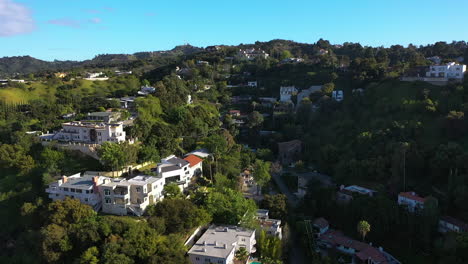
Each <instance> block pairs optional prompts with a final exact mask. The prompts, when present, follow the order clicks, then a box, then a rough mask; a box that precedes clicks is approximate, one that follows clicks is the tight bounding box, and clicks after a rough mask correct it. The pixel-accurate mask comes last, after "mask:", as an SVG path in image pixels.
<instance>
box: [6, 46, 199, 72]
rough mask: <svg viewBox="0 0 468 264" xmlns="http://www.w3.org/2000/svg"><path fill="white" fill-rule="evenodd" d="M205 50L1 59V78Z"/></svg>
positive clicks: (106, 65) (108, 64) (129, 61)
mask: <svg viewBox="0 0 468 264" xmlns="http://www.w3.org/2000/svg"><path fill="white" fill-rule="evenodd" d="M203 50H204V49H203V48H199V47H194V46H191V45H181V46H177V47H175V48H173V49H172V50H168V51H154V52H137V53H134V54H100V55H97V56H95V57H94V58H93V59H91V60H85V61H44V60H39V59H36V58H33V57H31V56H15V57H3V58H0V77H7V76H11V75H16V74H19V75H24V74H30V73H36V72H45V71H61V70H69V69H72V68H77V67H115V66H120V65H125V64H128V63H131V62H135V61H138V60H148V59H156V58H161V57H171V56H180V55H190V54H193V53H197V52H200V51H203Z"/></svg>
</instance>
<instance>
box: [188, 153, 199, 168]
mask: <svg viewBox="0 0 468 264" xmlns="http://www.w3.org/2000/svg"><path fill="white" fill-rule="evenodd" d="M184 160H186V161H188V162H189V163H190V167H193V166H195V165H197V164H198V163H200V162H202V161H203V160H202V159H200V158H199V157H197V156H195V155H188V156H187V157H185V158H184Z"/></svg>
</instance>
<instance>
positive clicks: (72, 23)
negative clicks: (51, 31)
mask: <svg viewBox="0 0 468 264" xmlns="http://www.w3.org/2000/svg"><path fill="white" fill-rule="evenodd" d="M47 23H49V24H52V25H57V26H64V27H72V28H79V27H80V26H81V23H80V21H78V20H75V19H70V18H59V19H52V20H49V21H47Z"/></svg>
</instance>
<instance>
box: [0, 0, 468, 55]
mask: <svg viewBox="0 0 468 264" xmlns="http://www.w3.org/2000/svg"><path fill="white" fill-rule="evenodd" d="M467 11H468V1H466V0H452V1H450V3H445V2H444V1H442V2H440V0H439V1H436V0H424V1H423V0H327V1H318V0H285V1H279V0H269V1H264V0H249V1H246V0H237V1H222V0H217V1H215V0H179V1H167V0H0V57H2V56H18V55H31V56H33V57H36V58H39V59H44V60H54V59H59V60H66V59H70V60H83V59H91V58H93V57H94V56H95V55H97V54H103V53H134V52H138V51H155V50H166V49H172V48H173V47H174V46H176V45H181V44H184V43H190V44H191V45H195V46H207V45H214V44H240V43H253V42H255V41H257V40H259V41H268V40H271V39H277V38H281V39H289V40H294V41H298V42H305V43H314V42H316V41H317V40H318V39H319V38H324V39H328V40H330V41H331V42H332V43H343V42H345V41H348V42H360V43H362V44H364V45H372V46H380V45H384V46H389V45H392V44H402V45H407V44H409V43H413V44H428V43H434V42H436V41H449V42H450V41H452V40H467V38H468V27H466V21H465V19H464V15H465V14H466V13H467Z"/></svg>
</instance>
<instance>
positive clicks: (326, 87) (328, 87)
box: [322, 83, 335, 94]
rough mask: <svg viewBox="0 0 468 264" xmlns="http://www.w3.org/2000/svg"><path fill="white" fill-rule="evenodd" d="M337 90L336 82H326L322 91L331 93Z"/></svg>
mask: <svg viewBox="0 0 468 264" xmlns="http://www.w3.org/2000/svg"><path fill="white" fill-rule="evenodd" d="M333 90H335V84H334V83H326V84H324V85H323V87H322V92H324V93H326V94H331V93H332V92H333Z"/></svg>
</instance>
